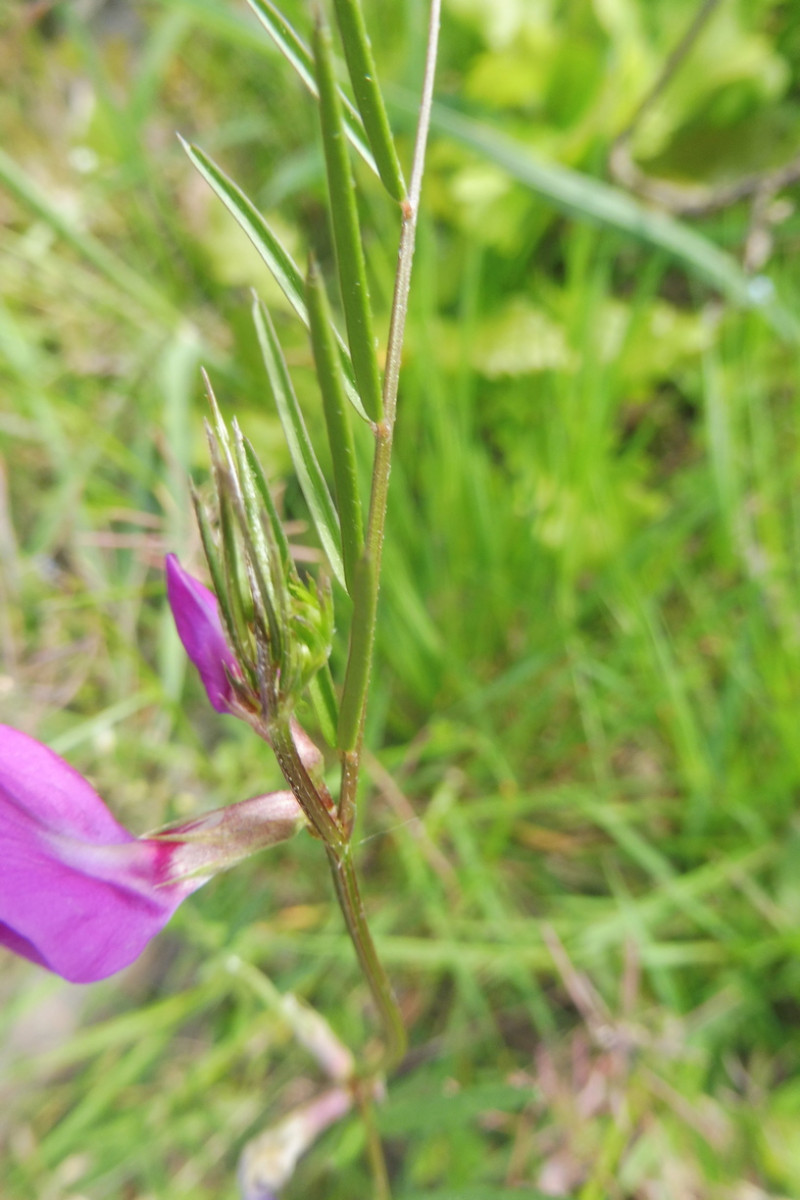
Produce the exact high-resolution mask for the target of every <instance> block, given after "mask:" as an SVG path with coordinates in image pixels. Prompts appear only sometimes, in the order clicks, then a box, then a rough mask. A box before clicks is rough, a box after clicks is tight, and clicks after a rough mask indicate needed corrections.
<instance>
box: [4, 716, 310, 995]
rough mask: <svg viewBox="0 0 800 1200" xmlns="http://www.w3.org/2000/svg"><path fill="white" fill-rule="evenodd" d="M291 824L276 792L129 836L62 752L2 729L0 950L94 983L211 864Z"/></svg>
mask: <svg viewBox="0 0 800 1200" xmlns="http://www.w3.org/2000/svg"><path fill="white" fill-rule="evenodd" d="M301 823H302V814H301V813H300V809H299V807H298V805H297V801H296V800H295V799H294V797H293V796H292V794H291V792H274V793H272V794H270V795H268V796H258V797H256V798H255V799H253V800H246V801H244V802H243V803H241V804H234V805H231V806H230V807H229V808H224V809H220V810H217V811H216V812H213V813H207V814H204V815H203V816H201V817H199V818H197V819H195V820H194V821H191V822H187V823H184V824H180V825H175V826H171V827H169V828H167V829H164V830H161V831H160V832H158V833H157V834H155V835H153V836H151V837H149V838H135V837H134V836H133V834H131V833H129V832H128V831H127V830H126V829H124V828H123V827H122V826H121V825H120V824H119V823H118V822H117V821H116V820H115V819H114V817H112V815H111V813H110V812H109V811H108V809H107V808H106V806H105V804H104V803H103V801H102V800H101V799H100V797H99V796H98V795H97V793H96V792H95V791H94V789H93V788H92V787H91V785H90V784H89V783H88V782H87V781H86V780H85V779H84V778H83V777H82V776H81V775H79V774H78V773H77V771H74V770H73V769H72V767H70V766H69V765H68V764H67V763H66V762H64V760H63V759H62V758H59V756H58V755H57V754H55V753H54V752H53V751H52V750H49V749H48V748H47V747H46V746H43V745H41V743H39V742H37V741H35V740H34V739H33V738H30V737H28V736H27V735H26V734H24V733H20V732H19V731H18V730H16V729H11V728H9V727H8V726H7V725H0V945H3V946H5V947H7V948H8V949H9V950H13V951H14V953H16V954H20V955H22V956H23V957H24V958H28V959H30V960H31V961H32V962H35V963H39V964H40V965H41V966H43V967H47V968H49V969H50V970H51V971H54V972H55V973H56V974H58V975H61V976H63V977H64V979H68V980H70V981H71V982H72V983H89V982H92V981H93V980H96V979H103V978H105V976H107V975H112V974H113V973H114V972H115V971H120V970H121V969H122V968H123V967H126V966H127V965H128V964H129V963H131V962H133V960H134V959H135V958H137V957H138V955H139V954H141V952H142V950H143V949H144V948H145V946H146V945H147V943H148V942H149V941H150V939H151V938H153V937H155V935H156V934H157V933H158V932H159V931H160V930H161V929H162V928H163V927H164V925H166V923H167V921H169V919H170V917H171V916H172V914H173V913H174V912H175V910H176V908H177V907H178V905H179V904H180V903H181V902H182V901H183V900H185V899H186V897H187V896H188V895H190V893H192V892H193V891H195V890H196V889H197V888H199V887H200V886H201V885H202V884H204V883H205V882H206V881H207V880H208V879H210V878H211V876H212V875H214V874H215V873H216V872H217V871H219V870H222V869H224V868H225V867H228V866H230V865H231V864H232V863H234V862H236V861H238V860H240V859H241V858H243V857H246V856H247V855H248V854H251V853H253V852H254V851H255V850H258V849H260V848H262V847H263V846H266V845H271V844H273V843H275V842H278V841H283V840H285V839H286V838H288V837H291V836H292V834H293V833H294V832H295V831H296V830H297V829H298V828H299V825H300V824H301Z"/></svg>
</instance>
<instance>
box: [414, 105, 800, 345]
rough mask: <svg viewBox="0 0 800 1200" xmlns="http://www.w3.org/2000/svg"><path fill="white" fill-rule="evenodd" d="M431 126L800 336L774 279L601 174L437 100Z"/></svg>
mask: <svg viewBox="0 0 800 1200" xmlns="http://www.w3.org/2000/svg"><path fill="white" fill-rule="evenodd" d="M393 95H394V96H395V102H396V104H397V106H398V108H402V110H404V111H406V112H407V113H408V115H409V116H411V114H412V112H415V111H416V110H415V109H414V108H413V107H412V106H413V103H414V101H413V100H412V97H411V96H408V97H405V96H403V97H402V99H401V98H400V95H399V93H398V92H396V91H395V92H394V93H393ZM431 125H432V127H433V128H434V129H436V130H437V132H439V133H446V134H449V135H450V136H451V137H454V138H456V139H457V140H458V141H459V142H461V143H462V144H463V145H465V146H469V147H471V148H472V149H474V150H477V151H478V152H479V153H480V154H483V155H484V156H485V157H486V158H487V159H489V160H490V161H491V162H494V163H497V165H498V166H500V167H502V168H503V169H504V170H506V171H508V173H509V175H511V176H512V178H514V179H517V180H518V181H519V182H520V183H523V184H525V186H526V187H529V188H531V189H532V190H533V191H535V192H537V193H538V194H539V195H540V196H545V197H546V198H547V199H548V200H550V201H551V202H552V203H553V204H554V205H555V206H556V207H557V208H558V209H560V210H561V211H562V212H565V213H567V214H569V215H572V216H576V217H579V218H583V219H588V220H590V221H595V222H597V223H599V224H601V225H606V226H608V227H609V228H612V229H618V230H619V231H620V232H621V233H625V234H628V235H630V236H631V237H634V238H637V239H638V240H641V241H645V242H648V243H649V244H650V245H652V246H656V247H657V248H658V249H660V250H665V251H666V252H667V253H668V254H669V255H671V256H672V257H674V258H677V259H679V260H680V261H681V262H683V263H684V264H685V266H686V267H687V268H688V269H689V270H690V271H692V273H693V274H695V275H697V276H698V277H699V278H701V279H703V280H705V282H706V283H708V284H710V285H711V286H712V287H714V288H716V289H717V290H718V291H720V292H721V293H722V294H723V295H724V296H726V297H727V298H728V299H729V300H732V301H734V302H735V303H736V304H740V305H742V306H744V307H748V308H758V309H759V310H760V311H762V312H763V313H764V316H765V318H766V320H767V321H768V322H769V323H770V325H771V326H772V327H773V328H774V329H775V330H776V332H778V333H780V334H781V336H783V337H785V338H787V339H788V340H793V341H794V340H797V339H798V338H800V328H798V323H797V320H796V318H795V317H794V316H793V315H792V314H791V313H789V312H787V310H786V309H785V308H784V307H783V306H782V305H780V304H778V303H777V302H776V301H775V300H774V299H772V298H771V297H772V295H773V290H772V287H771V282H770V280H769V279H766V278H765V277H763V276H761V277H758V278H757V279H750V278H749V277H748V276H747V275H746V274H745V272H744V271H743V270H742V268H741V267H740V266H739V264H738V263H737V262H736V260H735V259H734V258H733V257H732V256H731V255H730V254H726V253H725V251H724V250H720V249H719V248H718V247H717V246H715V245H714V243H713V242H711V241H709V239H708V238H705V237H703V236H702V235H701V234H699V233H696V232H695V231H694V230H693V229H689V228H688V227H687V226H686V225H684V224H682V223H681V222H680V221H676V220H675V219H674V217H670V216H668V215H667V214H666V213H661V212H656V211H655V210H653V209H650V208H647V207H646V206H645V205H643V204H640V203H639V201H638V200H636V199H635V198H634V197H633V196H629V195H627V194H626V193H625V192H623V191H621V190H620V189H619V188H616V187H613V186H612V185H611V184H608V183H604V182H603V181H602V180H600V179H593V178H591V177H590V176H588V175H584V174H583V173H582V172H580V171H574V170H571V169H570V168H569V167H565V166H563V165H562V164H561V163H553V162H542V161H541V160H539V159H537V158H535V157H534V155H533V154H532V153H531V151H530V150H529V149H528V147H527V146H522V145H520V144H519V143H518V142H515V141H514V140H513V139H512V138H509V137H506V136H504V135H503V134H501V133H500V132H499V131H498V130H496V129H493V128H490V127H489V126H487V125H484V124H482V123H481V122H479V121H474V120H472V119H471V118H468V117H465V116H462V115H461V114H460V113H457V112H454V111H453V110H452V109H451V108H448V107H447V105H444V104H436V105H434V107H433V112H432V116H431ZM762 291H763V297H762Z"/></svg>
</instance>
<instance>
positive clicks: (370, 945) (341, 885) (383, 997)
mask: <svg viewBox="0 0 800 1200" xmlns="http://www.w3.org/2000/svg"><path fill="white" fill-rule="evenodd" d="M327 851H328V862H329V863H330V868H331V874H332V875H333V883H334V887H335V888H336V898H337V900H338V901H339V907H340V908H341V910H342V914H343V916H344V919H345V924H346V925H347V932H348V933H349V934H350V940H351V941H352V943H353V946H354V947H355V951H356V954H357V955H358V961H359V963H360V964H361V969H362V971H363V972H364V975H365V977H366V980H367V983H368V984H369V987H370V991H371V992H372V998H373V1000H374V1001H375V1007H376V1008H377V1010H378V1014H379V1016H380V1019H381V1024H382V1025H383V1033H384V1047H383V1052H382V1054H381V1057H380V1060H379V1061H378V1062H377V1063H375V1064H371V1069H372V1073H375V1072H377V1071H389V1070H391V1069H392V1067H396V1066H397V1064H398V1063H399V1062H400V1061H401V1059H402V1058H403V1055H404V1054H405V1052H406V1030H405V1025H404V1024H403V1018H402V1016H401V1015H400V1010H399V1008H398V1007H397V1001H396V1000H395V998H394V993H393V991H392V985H391V983H390V982H389V976H388V975H387V974H386V971H385V969H384V967H383V963H382V962H381V960H380V959H379V958H378V952H377V951H376V949H375V943H374V942H373V940H372V934H371V933H370V929H369V925H368V924H367V915H366V913H365V912H364V904H363V901H362V899H361V892H360V890H359V886H358V877H357V875H356V871H355V866H354V864H353V857H352V851H351V846H350V845H346V846H344V847H343V848H342V849H341V850H337V849H335V848H334V847H332V846H328V847H327Z"/></svg>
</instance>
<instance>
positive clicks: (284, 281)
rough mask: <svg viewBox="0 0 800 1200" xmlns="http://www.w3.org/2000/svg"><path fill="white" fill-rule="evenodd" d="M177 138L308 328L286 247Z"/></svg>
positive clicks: (347, 379) (348, 370)
mask: <svg viewBox="0 0 800 1200" xmlns="http://www.w3.org/2000/svg"><path fill="white" fill-rule="evenodd" d="M178 138H179V141H180V143H181V145H182V146H183V149H184V150H185V151H186V154H187V155H188V158H189V161H190V162H191V163H192V165H193V166H194V167H195V168H196V170H197V171H199V173H200V174H201V175H202V177H203V179H205V181H206V183H207V184H208V185H209V187H210V188H211V190H212V191H213V192H214V193H215V194H216V195H217V197H218V198H219V199H220V200H221V201H222V203H223V204H224V205H225V207H226V208H227V210H228V212H229V213H230V214H231V216H232V217H233V218H234V220H235V221H236V223H237V224H238V225H239V227H240V229H241V230H242V231H243V232H244V233H246V234H247V236H248V238H249V239H250V241H251V242H252V243H253V246H254V247H255V249H256V250H257V251H258V253H259V255H260V257H261V259H262V260H263V262H264V263H265V265H266V266H267V267H268V268H269V270H270V271H271V272H272V275H273V276H274V278H275V281H276V283H277V284H278V286H279V287H280V289H281V291H282V292H283V294H284V296H285V297H286V299H287V300H288V301H289V303H290V304H291V306H292V308H293V309H294V311H295V312H296V313H297V315H298V317H299V318H300V320H301V321H302V322H303V324H304V325H305V326H306V328H308V309H307V308H306V302H305V286H304V283H303V275H302V272H301V271H300V268H299V267H298V266H297V264H296V263H295V261H294V259H293V258H292V256H291V254H290V253H289V251H288V250H287V249H286V247H285V246H284V245H283V243H282V242H281V240H280V238H279V237H278V236H277V235H276V234H275V233H274V232H273V230H272V229H270V227H269V225H268V224H267V222H266V221H265V220H264V218H263V217H262V215H261V213H260V212H259V211H258V209H257V208H256V206H255V205H254V204H253V202H252V200H250V199H249V198H248V197H247V196H246V195H245V194H244V192H243V191H242V189H241V188H240V187H238V186H237V184H235V183H234V182H233V180H232V179H231V178H230V177H229V176H228V175H226V174H225V172H224V171H223V170H222V168H221V167H219V166H218V165H217V164H216V163H215V162H214V160H213V159H212V158H210V157H209V155H207V154H206V153H205V152H204V151H203V150H201V149H200V147H199V146H193V145H192V144H191V143H189V142H187V141H184V139H183V138H182V137H181V136H180V134H178ZM335 336H336V341H337V343H338V345H339V356H340V359H341V364H342V371H343V372H344V385H345V390H346V392H347V398H348V400H349V401H350V403H351V404H352V405H353V407H354V408H355V410H356V412H357V413H358V415H359V416H360V417H361V418H362V420H364V421H366V420H368V419H369V418H368V417H367V414H366V413H365V411H364V407H363V405H362V403H361V400H360V398H359V395H358V391H357V389H356V385H355V376H354V374H353V364H352V362H351V361H350V354H349V352H348V350H347V347H346V346H345V345H344V342H343V340H342V338H341V335H340V334H339V333H338V332H337V333H336V335H335Z"/></svg>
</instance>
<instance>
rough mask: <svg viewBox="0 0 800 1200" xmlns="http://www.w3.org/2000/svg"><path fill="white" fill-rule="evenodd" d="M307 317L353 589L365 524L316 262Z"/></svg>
mask: <svg viewBox="0 0 800 1200" xmlns="http://www.w3.org/2000/svg"><path fill="white" fill-rule="evenodd" d="M306 295H307V297H308V315H309V317H310V320H311V346H312V349H313V352H314V363H315V366H316V371H317V380H318V382H319V387H320V392H321V393H322V404H323V409H324V412H325V423H326V425H327V428H328V442H329V444H330V448H331V459H332V462H333V482H334V487H335V491H336V507H337V509H338V512H339V522H340V524H341V529H342V558H343V560H344V573H345V577H346V579H347V584H348V587H349V588H350V589H351V590H352V588H353V583H354V572H355V567H356V563H357V562H358V559H359V556H360V554H361V551H362V549H363V546H364V522H363V518H362V514H361V499H360V497H359V494H358V471H357V467H356V455H355V447H354V445H353V431H352V429H351V428H350V413H349V410H348V407H347V401H346V399H345V394H344V381H343V379H342V373H341V369H340V366H339V359H338V355H337V353H336V343H335V342H334V339H333V335H332V332H331V314H330V308H329V306H328V298H327V296H326V294H325V284H324V283H323V281H322V279H321V277H320V274H319V272H318V271H317V269H316V266H315V265H314V263H313V261H312V263H311V264H310V266H309V270H308V280H307V284H306Z"/></svg>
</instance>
